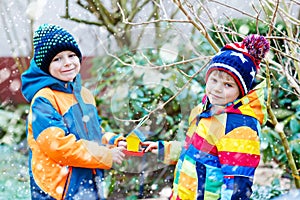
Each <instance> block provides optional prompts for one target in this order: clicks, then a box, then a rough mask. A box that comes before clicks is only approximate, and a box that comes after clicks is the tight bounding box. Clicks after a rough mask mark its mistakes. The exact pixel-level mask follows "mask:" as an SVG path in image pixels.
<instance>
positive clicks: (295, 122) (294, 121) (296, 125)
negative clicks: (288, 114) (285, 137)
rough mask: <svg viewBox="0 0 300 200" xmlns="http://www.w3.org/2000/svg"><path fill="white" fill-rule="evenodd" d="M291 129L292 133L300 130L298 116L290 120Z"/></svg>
mask: <svg viewBox="0 0 300 200" xmlns="http://www.w3.org/2000/svg"><path fill="white" fill-rule="evenodd" d="M290 129H291V131H292V133H297V132H299V130H300V122H299V120H298V119H297V118H292V119H291V120H290Z"/></svg>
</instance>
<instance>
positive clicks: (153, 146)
mask: <svg viewBox="0 0 300 200" xmlns="http://www.w3.org/2000/svg"><path fill="white" fill-rule="evenodd" d="M141 145H142V146H147V147H146V149H145V152H149V151H150V152H152V153H154V154H158V142H151V141H146V142H142V143H141Z"/></svg>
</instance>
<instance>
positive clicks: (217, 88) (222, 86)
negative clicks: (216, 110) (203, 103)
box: [206, 70, 240, 106]
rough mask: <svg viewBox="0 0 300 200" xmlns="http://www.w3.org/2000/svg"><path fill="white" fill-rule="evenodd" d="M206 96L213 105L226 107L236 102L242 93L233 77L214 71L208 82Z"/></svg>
mask: <svg viewBox="0 0 300 200" xmlns="http://www.w3.org/2000/svg"><path fill="white" fill-rule="evenodd" d="M206 95H207V96H208V99H209V101H210V102H211V103H212V104H213V105H220V106H224V105H226V104H227V103H229V102H233V101H234V100H236V99H237V98H238V96H239V95H240V91H239V88H238V85H237V84H236V82H235V80H234V79H233V77H231V76H230V75H229V74H227V73H226V72H223V71H219V70H214V71H212V72H211V73H210V75H209V77H208V79H207V82H206Z"/></svg>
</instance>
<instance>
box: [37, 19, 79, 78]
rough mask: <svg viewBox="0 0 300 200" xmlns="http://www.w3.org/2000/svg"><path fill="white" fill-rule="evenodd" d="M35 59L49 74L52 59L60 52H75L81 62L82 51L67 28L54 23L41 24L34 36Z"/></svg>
mask: <svg viewBox="0 0 300 200" xmlns="http://www.w3.org/2000/svg"><path fill="white" fill-rule="evenodd" d="M33 47H34V60H35V62H36V64H37V66H38V67H39V68H41V69H42V70H43V71H44V72H46V73H48V74H49V65H50V63H51V61H52V59H53V58H54V57H55V56H56V55H57V54H58V53H60V52H62V51H66V50H70V51H72V52H74V53H75V54H76V55H77V56H78V58H79V60H80V62H81V59H82V55H81V52H80V50H79V47H78V44H77V42H76V41H75V39H74V37H73V36H72V35H71V34H70V33H69V32H68V31H66V30H65V29H63V28H61V27H59V26H57V25H52V24H43V25H41V26H40V27H39V28H38V29H37V30H36V31H35V33H34V36H33Z"/></svg>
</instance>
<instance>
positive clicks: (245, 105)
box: [189, 81, 268, 125]
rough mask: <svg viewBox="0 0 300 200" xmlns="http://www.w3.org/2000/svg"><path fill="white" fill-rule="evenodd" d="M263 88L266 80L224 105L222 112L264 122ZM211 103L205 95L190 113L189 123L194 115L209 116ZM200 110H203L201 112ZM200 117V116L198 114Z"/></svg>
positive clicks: (265, 116)
mask: <svg viewBox="0 0 300 200" xmlns="http://www.w3.org/2000/svg"><path fill="white" fill-rule="evenodd" d="M265 88H266V81H263V82H261V83H260V84H258V85H257V86H256V87H255V88H254V89H252V90H251V91H249V93H248V94H247V95H245V96H244V97H242V98H240V99H237V100H236V101H234V102H233V103H231V104H229V105H227V106H225V107H224V109H223V112H222V113H224V112H225V113H235V114H243V115H247V116H250V117H254V118H255V119H257V120H258V121H259V122H260V124H261V125H262V124H264V123H266V121H267V117H268V115H267V108H266V104H265ZM210 105H211V104H210V103H209V101H208V98H207V96H206V95H205V96H204V98H203V100H202V102H201V103H200V104H199V105H198V106H196V107H195V108H194V109H193V110H192V111H191V114H190V117H189V123H191V122H192V121H193V120H194V119H195V118H196V117H198V116H199V114H200V115H201V117H210V116H212V114H211V113H210V112H209V110H207V108H209V106H210ZM202 111H204V112H203V113H202ZM199 117H200V116H199Z"/></svg>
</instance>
